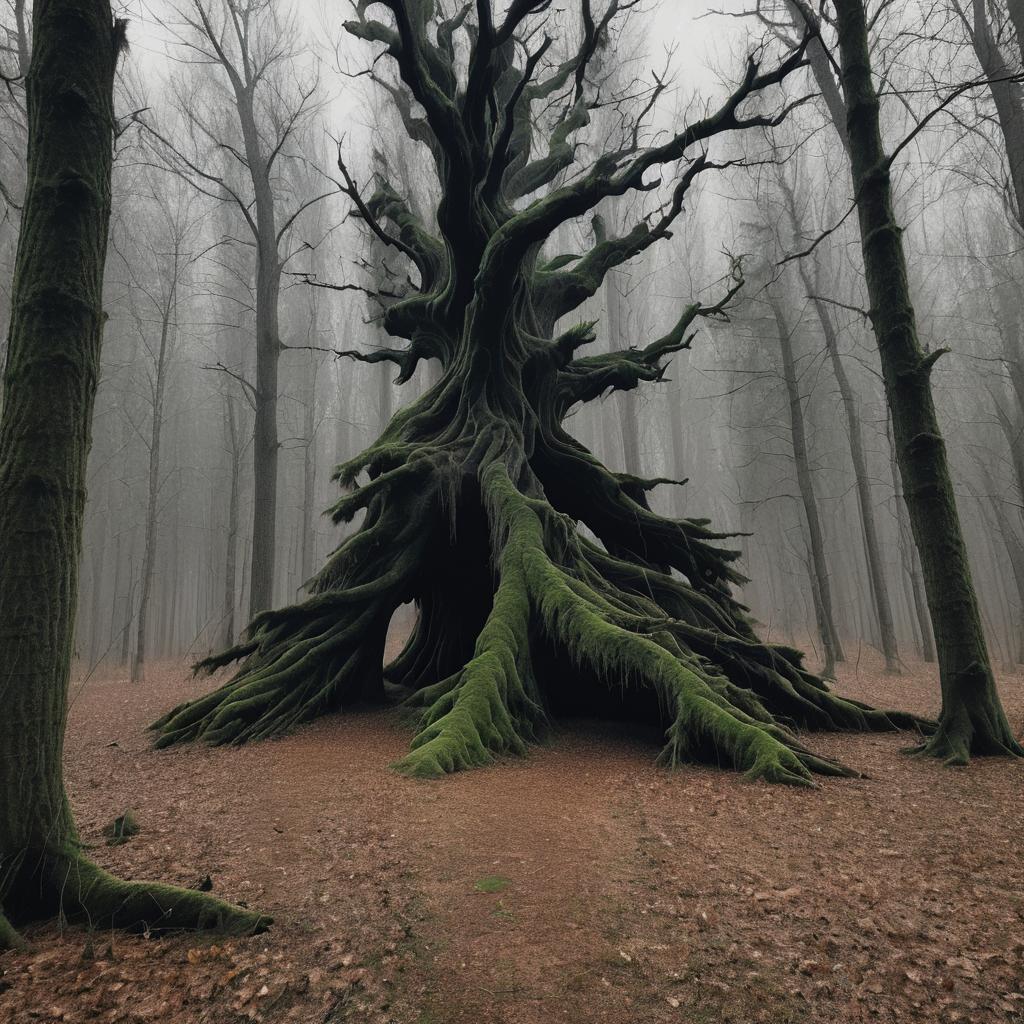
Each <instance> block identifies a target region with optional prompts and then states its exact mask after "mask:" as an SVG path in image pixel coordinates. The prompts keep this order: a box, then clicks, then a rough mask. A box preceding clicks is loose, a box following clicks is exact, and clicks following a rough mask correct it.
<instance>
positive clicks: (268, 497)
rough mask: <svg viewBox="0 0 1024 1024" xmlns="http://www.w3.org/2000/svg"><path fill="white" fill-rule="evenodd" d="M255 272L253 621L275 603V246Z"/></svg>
mask: <svg viewBox="0 0 1024 1024" xmlns="http://www.w3.org/2000/svg"><path fill="white" fill-rule="evenodd" d="M258 261H259V265H258V267H257V270H256V401H255V405H256V414H255V418H254V423H253V517H252V561H251V563H250V573H251V576H250V582H249V617H250V618H252V617H253V616H254V615H256V614H257V613H258V612H261V611H264V610H265V609H267V608H269V607H270V606H271V605H272V604H273V595H274V559H275V555H276V536H277V464H278V449H279V445H278V438H277V391H278V366H279V357H280V353H281V344H280V340H279V331H278V310H277V306H278V296H279V293H280V287H281V270H280V267H279V265H278V260H277V247H276V244H275V246H274V249H273V252H272V253H271V252H270V251H269V247H268V248H264V246H263V244H262V243H261V245H260V254H259V257H258Z"/></svg>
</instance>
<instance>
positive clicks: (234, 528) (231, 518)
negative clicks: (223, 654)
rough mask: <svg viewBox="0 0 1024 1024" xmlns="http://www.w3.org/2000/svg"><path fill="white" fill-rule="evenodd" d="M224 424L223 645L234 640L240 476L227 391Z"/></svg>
mask: <svg viewBox="0 0 1024 1024" xmlns="http://www.w3.org/2000/svg"><path fill="white" fill-rule="evenodd" d="M224 405H225V414H224V419H225V426H226V428H227V440H228V445H229V447H228V455H229V457H230V460H231V461H230V466H229V470H228V522H227V529H226V531H225V533H226V536H227V553H226V555H225V558H224V589H223V597H222V601H221V630H220V640H219V641H218V646H219V647H220V648H221V649H223V648H224V647H230V646H231V644H233V643H234V642H235V583H236V580H237V570H236V559H237V558H238V505H239V492H240V486H239V485H240V478H241V473H242V444H241V439H240V437H239V430H238V423H237V420H236V416H235V406H234V402H233V401H232V399H231V396H230V395H228V396H227V397H226V398H225V400H224Z"/></svg>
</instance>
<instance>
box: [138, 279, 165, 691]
mask: <svg viewBox="0 0 1024 1024" xmlns="http://www.w3.org/2000/svg"><path fill="white" fill-rule="evenodd" d="M175 272H176V271H175ZM174 291H175V289H174V286H173V285H172V288H171V293H170V296H169V297H168V301H167V302H166V303H165V305H164V308H163V310H162V313H163V317H162V320H161V323H160V344H159V346H158V347H157V356H156V366H155V367H154V380H153V422H152V424H151V426H150V432H149V477H148V487H147V490H146V524H145V539H144V541H143V551H142V575H141V576H140V577H139V588H140V589H139V615H138V618H137V619H136V622H135V629H136V633H135V656H134V657H133V658H132V667H131V681H132V682H133V683H137V682H138V681H139V680H141V679H142V678H143V677H144V676H145V671H146V620H147V616H148V612H149V598H150V594H151V593H152V589H153V570H154V567H155V565H156V544H157V503H158V501H159V499H160V441H161V437H162V434H163V425H164V393H165V391H166V387H167V363H168V359H167V356H168V347H169V344H170V330H171V314H172V312H173V310H174V301H175V299H174Z"/></svg>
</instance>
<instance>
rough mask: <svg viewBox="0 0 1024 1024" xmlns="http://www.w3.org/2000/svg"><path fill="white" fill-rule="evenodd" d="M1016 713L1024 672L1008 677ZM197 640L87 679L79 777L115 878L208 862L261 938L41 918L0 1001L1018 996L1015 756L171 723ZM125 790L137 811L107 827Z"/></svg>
mask: <svg viewBox="0 0 1024 1024" xmlns="http://www.w3.org/2000/svg"><path fill="white" fill-rule="evenodd" d="M1001 684H1002V689H1003V695H1004V699H1005V701H1006V704H1007V709H1008V712H1009V713H1010V715H1011V717H1012V719H1013V722H1014V725H1015V727H1018V728H1019V727H1021V726H1024V676H1021V675H1012V674H1004V675H1003V678H1002V680H1001ZM209 685H210V684H209V681H208V680H202V679H200V680H193V679H192V678H191V677H190V676H189V674H188V673H187V671H186V670H185V669H184V668H182V667H181V666H179V665H163V666H159V667H153V668H151V669H150V670H149V672H148V676H147V680H146V682H145V684H142V685H138V686H134V687H133V686H131V685H130V684H129V683H128V682H127V680H126V679H124V678H122V677H113V678H98V677H93V678H91V679H88V680H87V681H85V682H84V683H83V682H79V683H78V684H76V685H75V686H74V687H73V694H72V696H73V701H72V708H71V723H70V730H69V736H68V745H67V769H68V780H69V788H70V792H71V799H72V803H73V805H74V810H75V814H76V817H77V819H78V823H79V826H80V830H81V834H82V837H83V839H84V840H85V841H86V842H87V843H88V844H89V845H90V846H92V847H93V850H92V853H93V856H94V857H95V859H96V860H97V861H98V862H99V863H101V864H103V865H104V866H105V867H107V868H109V869H110V870H112V871H114V872H116V873H117V874H119V875H121V876H122V877H130V878H142V879H161V880H165V881H171V882H177V883H179V884H184V885H194V884H196V883H198V882H199V881H200V880H201V879H203V878H205V877H206V876H209V877H210V878H211V879H212V881H213V885H214V892H215V893H216V894H218V895H220V896H222V897H224V898H226V899H229V900H235V901H244V902H246V903H247V904H248V905H250V906H252V907H257V908H259V909H261V910H263V911H266V912H267V913H269V914H272V915H273V916H274V918H275V924H274V926H273V928H272V929H271V930H270V931H269V932H268V933H266V934H264V935H260V936H256V937H252V938H246V939H241V940H231V941H227V942H225V941H223V940H218V939H215V938H208V937H200V936H196V935H179V936H174V937H170V938H163V939H155V938H153V939H147V938H146V937H144V936H129V935H125V934H121V933H109V932H107V933H102V934H95V933H94V934H91V935H90V934H88V933H87V932H86V931H85V930H84V929H83V928H81V927H68V928H65V929H63V930H60V929H59V928H58V927H57V926H56V925H54V924H49V925H43V926H38V927H35V928H32V929H30V930H29V931H28V932H27V935H28V938H29V939H30V940H31V943H32V950H31V952H29V953H19V954H7V955H5V956H3V957H0V1021H3V1022H4V1024H6V1022H18V1024H21V1022H30V1021H31V1022H34V1021H65V1022H76V1024H77V1022H86V1021H88V1022H93V1021H109V1022H118V1024H121V1022H136V1021H138V1022H143V1021H160V1022H162V1024H163V1022H167V1024H198V1022H209V1024H233V1022H236V1021H238V1022H242V1021H249V1020H252V1021H265V1022H268V1024H269V1022H287V1021H297V1022H301V1024H341V1022H345V1021H353V1022H359V1024H363V1022H375V1024H377V1022H379V1024H383V1022H394V1024H542V1022H544V1024H547V1022H551V1021H558V1020H565V1021H570V1022H577V1021H585V1022H588V1024H590V1022H605V1024H627V1022H628V1024H634V1022H638V1024H647V1022H662V1021H665V1022H682V1024H730V1022H734V1024H753V1022H768V1024H789V1022H792V1024H804V1022H806V1024H812V1022H821V1024H826V1022H828V1024H846V1022H860V1021H870V1022H894V1021H936V1022H938V1021H941V1022H947V1021H948V1022H954V1021H962V1022H964V1024H988V1022H997V1021H998V1022H1013V1021H1018V1022H1024V857H1022V854H1021V851H1022V849H1024V813H1022V810H1021V802H1022V793H1024V766H1021V765H1014V764H1011V763H1008V762H1006V761H980V760H979V761H976V762H975V763H974V764H972V765H971V767H970V768H969V769H966V770H954V769H947V768H943V767H942V766H941V765H939V764H936V763H932V762H925V761H921V760H917V759H912V758H909V757H906V756H903V755H901V754H900V752H899V751H900V747H901V746H902V745H904V744H905V743H906V742H907V740H908V737H906V736H902V737H901V736H827V735H817V736H814V737H812V746H813V747H814V748H815V749H817V750H820V751H824V752H826V753H828V754H831V755H833V756H836V757H839V758H841V759H843V760H844V761H846V762H847V763H848V764H851V765H853V766H855V767H857V768H859V769H860V770H862V771H864V772H865V773H867V774H868V776H869V777H868V778H865V779H858V780H826V781H825V782H824V784H823V785H822V787H821V788H820V789H816V790H793V789H788V788H784V787H771V786H767V785H764V784H750V783H747V782H744V781H743V780H742V779H741V778H739V777H737V776H736V775H734V774H732V773H729V772H723V771H716V770H712V769H705V768H690V767H688V768H684V769H682V770H679V771H676V772H668V771H665V770H661V769H658V768H656V767H655V766H654V758H655V755H656V753H657V749H658V743H657V737H656V736H646V735H641V734H638V733H636V732H632V733H630V734H624V733H623V731H622V730H621V729H620V728H616V727H614V726H613V725H611V724H610V723H593V722H572V723H564V725H563V728H562V731H561V732H560V733H559V735H557V736H556V737H555V738H554V740H553V742H552V743H551V744H550V745H549V746H545V747H543V748H539V749H537V750H536V751H534V752H533V753H532V754H531V756H530V757H528V758H526V759H522V760H508V761H504V762H502V763H500V764H497V765H495V766H494V767H492V768H489V769H486V770H480V771H474V772H469V773H465V774H462V775H457V776H453V777H450V778H446V779H443V780H440V781H437V782H418V781H412V780H409V779H405V778H402V777H399V776H398V775H396V774H394V773H393V772H391V771H389V770H388V764H389V763H390V762H392V761H393V760H395V759H396V758H397V757H399V756H400V755H401V754H402V753H403V751H405V749H406V748H407V744H408V741H409V737H410V731H409V729H408V727H407V726H406V725H405V724H403V723H402V722H401V720H400V719H399V718H398V717H396V716H395V715H394V714H389V713H353V714H349V715H342V716H335V717H331V718H329V719H325V720H322V721H320V722H318V723H316V724H314V725H312V726H309V727H307V728H303V729H302V730H301V731H299V732H297V733H296V734H295V735H293V736H290V737H288V738H286V739H283V740H280V741H275V742H267V743H261V744H257V745H254V746H250V747H243V748H240V749H223V748H220V749H209V748H205V747H202V746H197V747H180V748H173V749H171V750H166V751H155V750H153V749H152V748H151V745H150V737H149V736H148V735H147V733H146V732H145V726H146V725H147V723H149V722H150V721H151V720H153V719H154V718H155V717H156V716H157V715H158V714H159V713H161V712H162V711H164V710H165V709H167V708H168V707H169V706H171V705H173V704H176V703H177V702H179V701H181V700H183V699H185V698H187V697H191V696H195V695H198V694H199V693H201V692H203V691H205V690H206V689H207V688H208V687H209ZM839 689H840V690H841V691H842V692H844V693H847V694H851V695H854V696H856V697H859V698H861V699H865V700H870V701H873V702H875V703H878V704H880V705H883V706H901V707H904V708H907V709H909V710H913V711H917V712H923V713H929V712H932V713H934V711H935V707H936V701H937V682H936V679H935V673H934V671H933V670H932V669H929V668H925V667H924V666H920V667H918V668H916V669H914V670H913V671H912V672H910V673H909V674H905V675H903V676H901V677H899V678H893V677H886V676H884V675H882V674H881V673H880V672H879V671H878V666H877V664H876V662H875V660H874V659H873V657H872V658H869V657H868V656H866V655H865V656H864V657H863V658H862V660H861V662H860V663H859V665H858V664H853V663H849V664H847V665H846V666H845V667H844V669H843V671H842V675H841V679H840V682H839ZM127 810H131V811H132V812H133V813H134V814H135V815H136V817H137V818H138V821H139V824H140V826H141V832H140V833H139V834H138V835H137V836H136V837H134V838H133V839H131V840H130V841H129V842H127V843H125V844H123V845H121V846H112V847H111V846H107V845H105V843H104V840H103V836H102V830H103V827H104V826H105V825H107V824H108V823H110V822H111V821H112V819H113V818H115V817H116V816H117V815H120V814H122V813H124V812H125V811H127Z"/></svg>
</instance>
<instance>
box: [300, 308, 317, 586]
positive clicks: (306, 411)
mask: <svg viewBox="0 0 1024 1024" xmlns="http://www.w3.org/2000/svg"><path fill="white" fill-rule="evenodd" d="M310 290H312V289H310ZM316 370H317V364H316V354H315V353H314V352H310V353H309V360H308V362H307V365H306V389H305V390H306V394H305V400H304V405H303V407H302V433H303V438H304V441H305V446H304V447H303V449H302V537H301V542H302V543H301V549H300V550H301V554H300V564H301V566H302V570H301V573H302V580H301V583H302V584H305V583H306V581H307V580H309V579H310V578H311V577H312V576H313V573H314V572H315V571H316V534H315V532H314V530H313V522H314V516H315V514H316V511H315V505H316V461H317V459H316V456H317V451H316Z"/></svg>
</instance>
